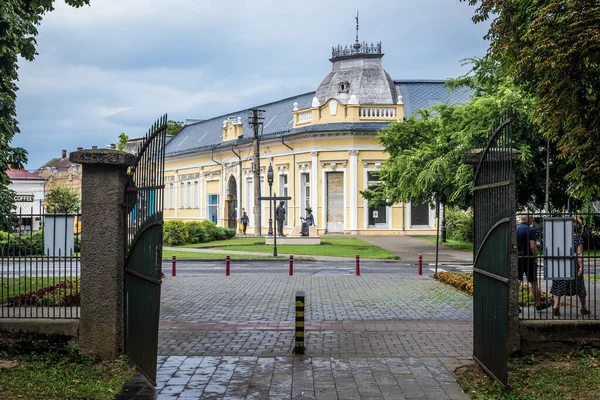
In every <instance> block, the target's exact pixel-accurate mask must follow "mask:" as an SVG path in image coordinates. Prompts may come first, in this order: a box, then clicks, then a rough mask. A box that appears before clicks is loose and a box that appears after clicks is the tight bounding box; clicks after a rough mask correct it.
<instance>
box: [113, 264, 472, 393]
mask: <svg viewBox="0 0 600 400" xmlns="http://www.w3.org/2000/svg"><path fill="white" fill-rule="evenodd" d="M297 290H303V291H305V293H306V314H305V319H306V339H305V340H306V343H305V346H306V355H305V356H292V349H293V344H294V343H293V340H294V330H293V329H294V322H293V321H294V296H295V293H296V291H297ZM471 353H472V299H471V298H470V297H469V296H466V295H464V294H462V293H460V292H458V291H456V290H455V289H453V288H450V287H448V286H445V285H443V284H440V283H439V282H437V281H435V280H433V279H431V278H426V277H418V276H414V277H406V276H404V277H403V276H396V275H383V274H382V275H372V276H361V277H354V276H348V275H323V276H295V277H284V276H238V277H235V276H230V277H224V276H222V277H214V276H197V277H176V278H167V279H165V280H164V282H163V289H162V301H161V323H160V330H159V366H158V374H157V386H156V388H155V389H151V390H150V389H148V388H147V387H145V386H143V385H141V384H139V382H138V386H136V383H135V382H133V383H132V384H131V385H130V386H129V390H128V392H126V393H124V394H121V395H120V396H119V397H118V398H120V399H130V398H135V399H153V398H157V399H163V398H165V399H167V398H168V399H172V398H180V399H184V398H195V399H200V398H202V399H314V398H317V399H367V398H374V399H375V398H377V399H468V396H467V395H465V394H463V393H462V391H461V389H460V387H459V385H458V383H457V382H456V379H455V377H454V374H453V371H454V370H455V369H456V368H457V367H460V366H462V365H465V364H468V363H471V362H472V361H471Z"/></svg>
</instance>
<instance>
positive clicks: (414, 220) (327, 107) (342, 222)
mask: <svg viewBox="0 0 600 400" xmlns="http://www.w3.org/2000/svg"><path fill="white" fill-rule="evenodd" d="M383 56H384V54H383V52H382V49H381V44H377V45H368V44H366V43H358V41H357V42H356V43H354V45H353V46H351V47H344V48H343V47H340V46H338V47H337V48H334V49H333V51H332V58H331V59H330V62H331V63H332V70H331V72H330V73H329V74H328V75H327V76H326V77H325V79H323V81H322V82H321V84H320V85H319V86H318V88H317V90H316V91H315V92H309V93H304V94H301V95H298V96H294V97H290V98H286V99H282V100H279V101H276V102H273V103H269V104H264V105H261V106H259V107H257V108H258V109H261V110H264V111H263V112H262V113H261V115H262V117H263V119H262V124H261V125H260V129H259V132H260V135H259V138H260V141H259V142H260V145H259V148H260V191H261V195H262V196H268V195H269V192H270V188H269V186H268V185H267V170H268V167H269V165H272V167H273V169H274V180H273V184H272V192H274V193H276V194H277V196H289V197H291V200H287V201H286V210H287V214H286V221H285V222H284V233H285V234H289V233H290V232H291V230H292V229H293V227H294V226H296V225H300V223H301V220H300V218H301V217H304V216H305V215H306V211H305V210H306V208H307V207H310V208H312V210H313V215H314V218H315V224H316V226H317V232H318V233H319V234H327V233H329V234H350V235H357V234H358V235H390V234H431V233H433V230H434V229H435V224H436V220H435V215H434V211H433V209H432V208H431V207H430V206H429V205H428V204H410V203H408V204H403V203H400V204H394V205H393V206H391V207H369V204H368V203H367V201H366V200H365V199H364V198H363V197H362V195H361V194H360V192H361V191H363V190H365V189H367V188H369V187H373V186H375V185H377V184H379V183H380V182H379V181H378V175H377V170H378V169H379V168H380V167H381V166H382V165H383V163H384V162H385V161H386V159H387V158H388V154H387V153H386V152H385V151H384V149H383V148H382V146H381V145H380V144H379V142H378V139H377V133H378V131H380V130H382V129H384V128H385V127H387V126H388V125H389V124H390V123H402V121H403V120H404V118H405V116H408V115H410V114H412V113H413V112H414V111H415V110H417V109H419V108H423V107H427V106H430V105H433V104H435V103H436V102H442V103H446V102H461V101H466V100H467V99H468V95H467V94H465V93H459V92H453V93H448V91H447V89H446V88H444V87H443V84H444V81H413V80H393V79H392V78H391V77H390V76H389V74H388V73H387V72H386V71H385V69H384V68H383V66H382V58H383ZM248 122H249V110H241V111H237V112H233V113H230V114H227V115H224V116H219V117H215V118H211V119H207V120H188V121H186V125H185V126H184V128H183V129H182V131H181V132H180V133H179V134H178V135H177V136H176V137H174V138H173V139H172V140H171V141H170V142H169V143H168V145H167V147H166V162H165V184H166V190H165V219H167V220H169V219H177V220H183V221H197V220H204V219H208V220H211V221H213V222H215V223H217V224H218V225H219V226H223V227H231V228H235V227H236V226H237V221H238V220H239V218H240V217H241V215H242V211H246V212H247V213H248V216H249V217H250V223H249V226H248V233H254V228H255V219H256V218H255V212H254V211H255V208H256V207H261V210H262V217H261V219H262V221H261V228H262V233H263V234H265V233H266V232H267V227H268V220H269V204H268V202H267V201H262V202H261V204H255V202H254V190H255V185H256V184H257V183H258V182H256V181H255V180H256V179H255V176H256V175H255V173H254V170H253V168H254V164H253V154H254V147H253V136H254V132H253V129H252V127H250V126H249V124H248Z"/></svg>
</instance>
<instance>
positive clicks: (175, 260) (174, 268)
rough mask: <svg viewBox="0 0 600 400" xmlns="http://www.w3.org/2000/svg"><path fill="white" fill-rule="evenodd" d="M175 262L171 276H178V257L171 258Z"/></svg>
mask: <svg viewBox="0 0 600 400" xmlns="http://www.w3.org/2000/svg"><path fill="white" fill-rule="evenodd" d="M171 261H172V262H173V267H172V268H171V276H177V257H175V256H173V257H172V258H171Z"/></svg>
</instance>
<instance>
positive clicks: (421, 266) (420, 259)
mask: <svg viewBox="0 0 600 400" xmlns="http://www.w3.org/2000/svg"><path fill="white" fill-rule="evenodd" d="M419 275H423V254H419Z"/></svg>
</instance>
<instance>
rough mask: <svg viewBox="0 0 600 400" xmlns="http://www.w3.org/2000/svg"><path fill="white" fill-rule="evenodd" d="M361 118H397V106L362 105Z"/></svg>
mask: <svg viewBox="0 0 600 400" xmlns="http://www.w3.org/2000/svg"><path fill="white" fill-rule="evenodd" d="M359 116H360V118H383V119H385V118H389V119H392V118H396V107H361V108H360V112H359Z"/></svg>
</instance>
